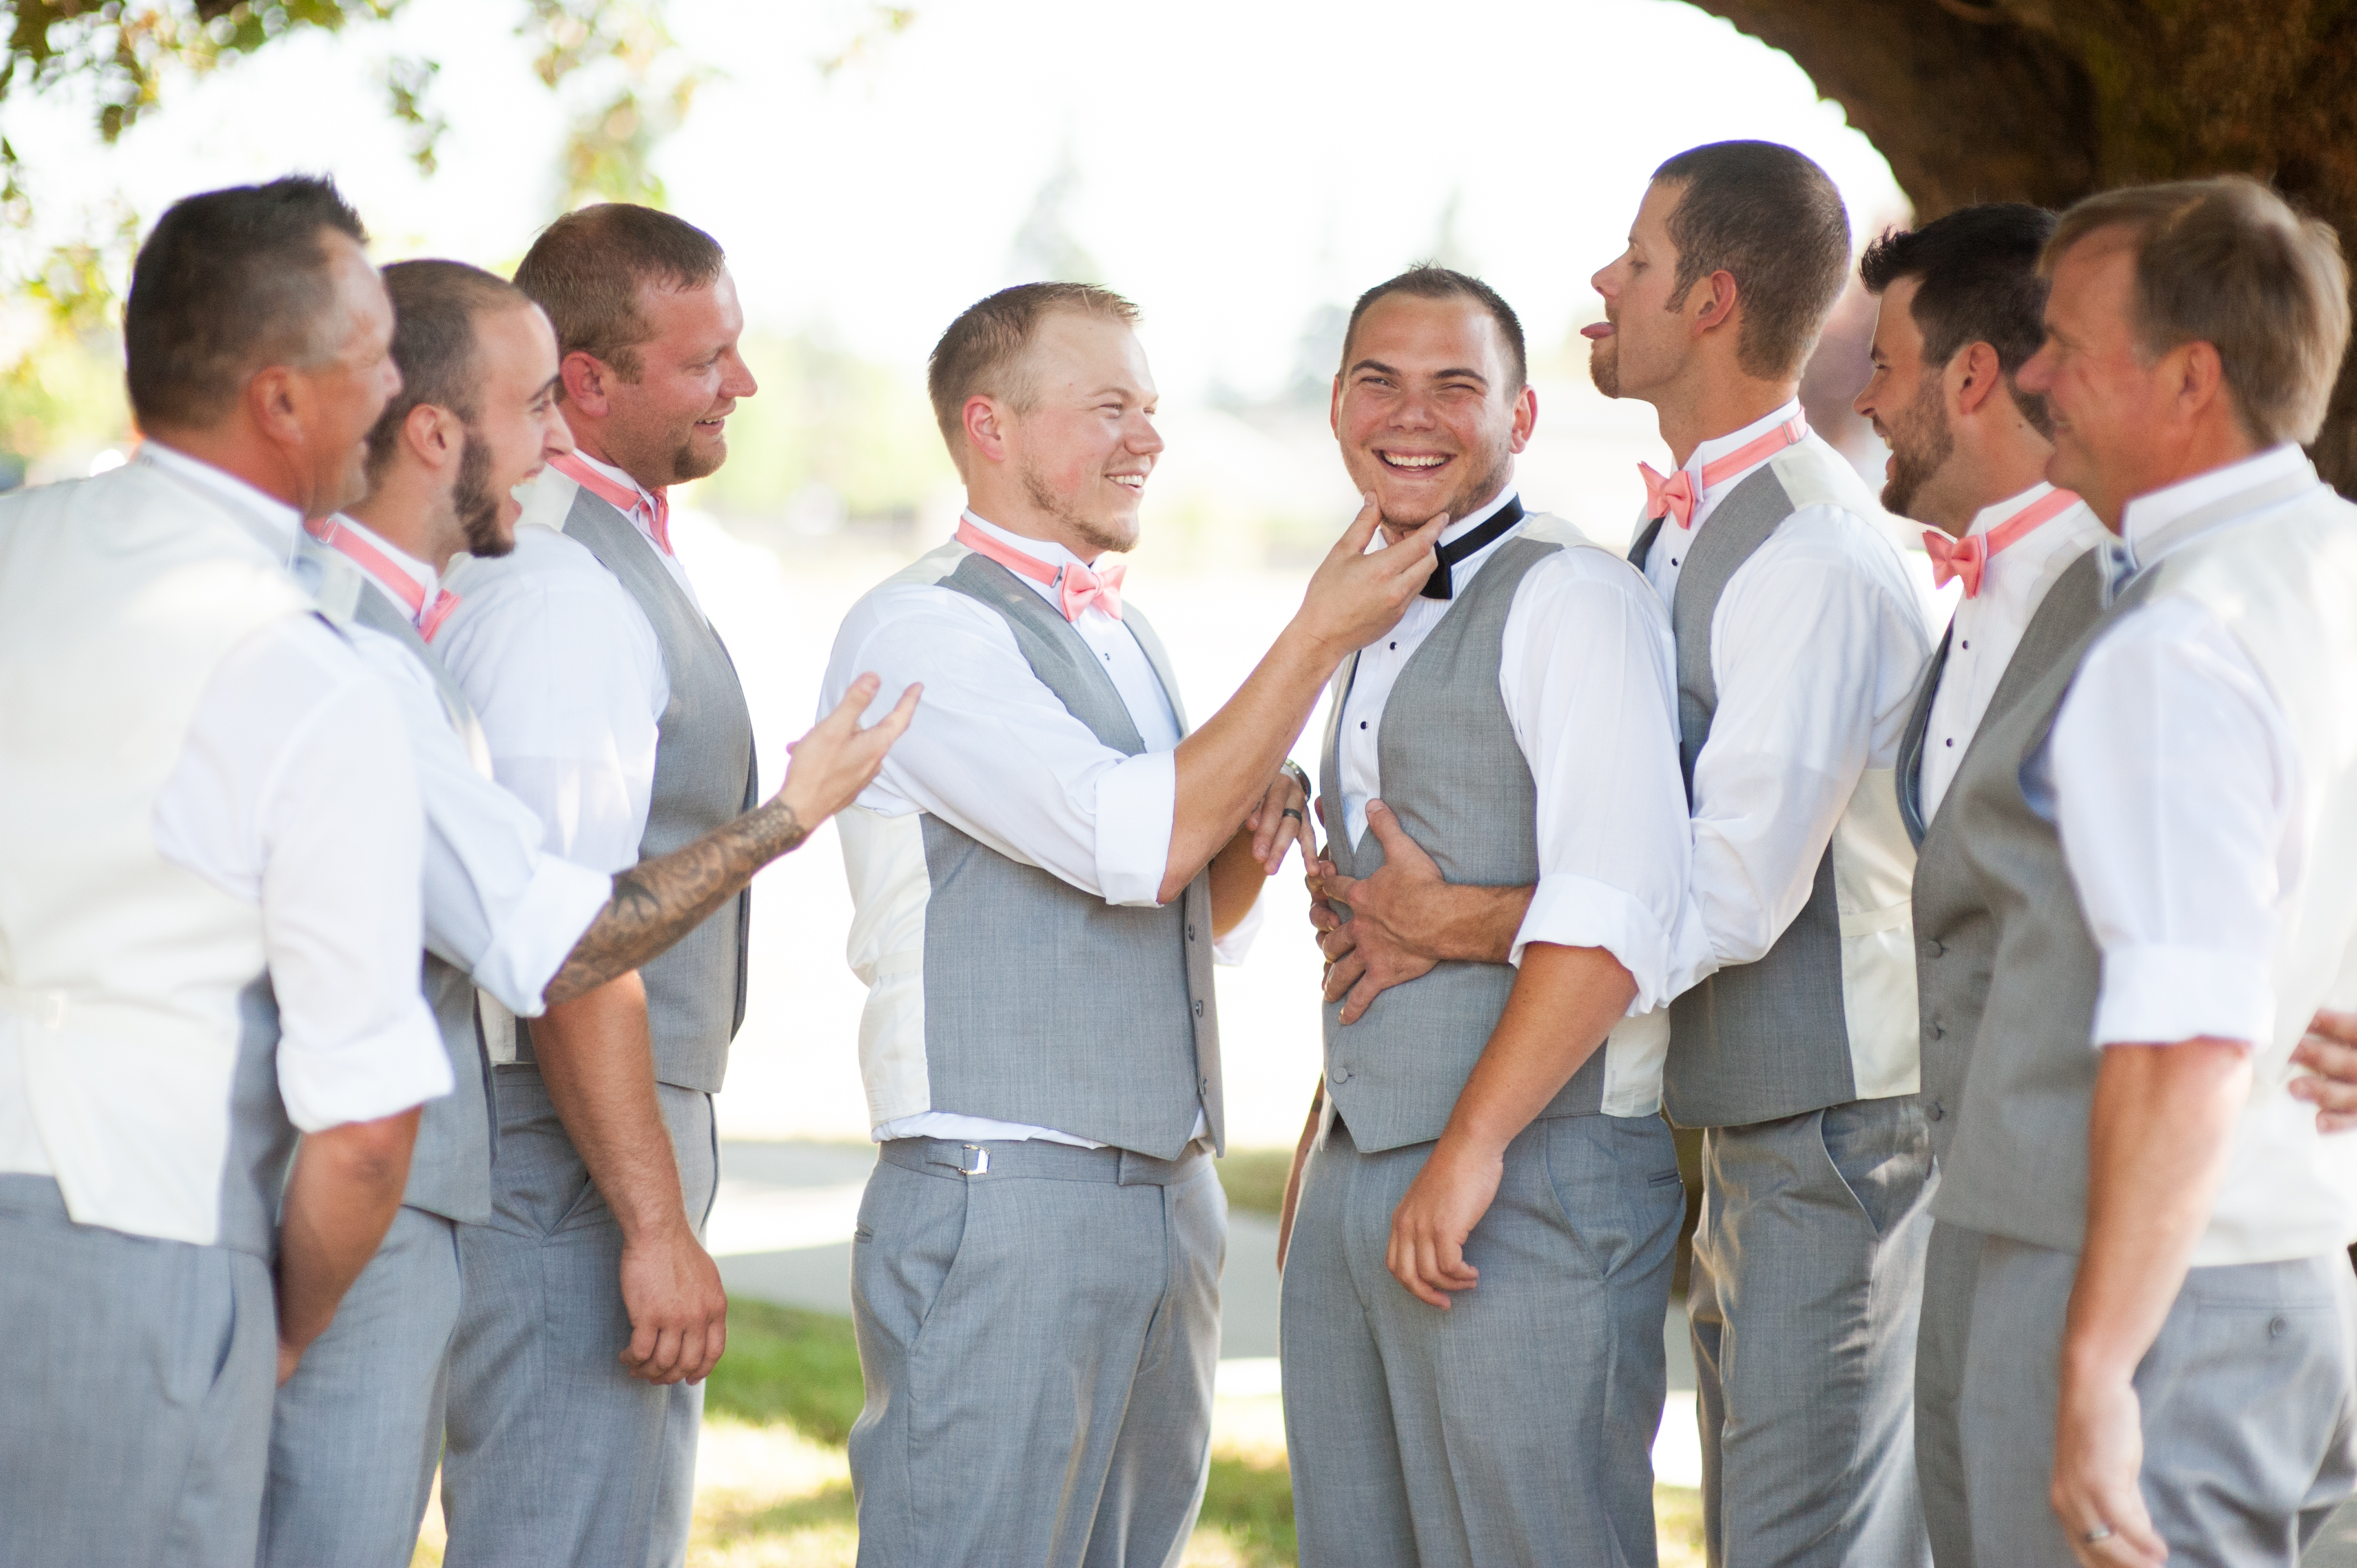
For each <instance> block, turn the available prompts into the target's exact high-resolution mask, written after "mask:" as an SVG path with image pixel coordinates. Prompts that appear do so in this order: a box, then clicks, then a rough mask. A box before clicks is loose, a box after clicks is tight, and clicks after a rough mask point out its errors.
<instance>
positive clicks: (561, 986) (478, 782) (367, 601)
mask: <svg viewBox="0 0 2357 1568" xmlns="http://www.w3.org/2000/svg"><path fill="white" fill-rule="evenodd" d="M383 278H384V284H385V288H386V292H387V294H388V295H390V296H391V299H392V302H393V361H394V363H395V365H396V366H397V367H398V368H399V370H400V371H401V377H402V390H401V392H400V393H399V395H397V396H396V397H394V398H393V402H392V403H390V404H388V405H387V406H386V408H385V411H384V413H383V414H382V415H381V416H380V417H379V419H378V421H377V424H376V427H375V429H374V430H373V431H371V433H370V437H369V458H368V478H369V494H368V496H367V498H366V499H364V500H362V501H361V502H360V503H358V504H356V505H354V506H353V507H351V508H350V510H349V511H347V512H342V513H339V514H337V515H336V516H334V517H332V518H328V519H322V520H317V521H313V522H312V523H311V524H310V525H309V532H310V537H308V538H307V539H306V540H305V541H304V549H305V555H304V557H303V559H302V560H301V561H300V562H299V563H298V567H299V569H300V570H301V571H302V572H303V573H304V575H307V576H308V577H310V578H311V579H312V580H314V581H315V582H317V584H318V585H319V587H320V589H321V596H322V597H323V599H334V600H337V601H339V602H340V603H344V604H348V605H349V607H350V608H349V615H350V620H351V622H352V623H353V627H352V630H351V636H352V638H353V641H354V644H355V646H356V647H357V648H358V649H359V650H360V651H361V654H362V656H363V657H364V658H367V659H368V660H370V661H371V663H372V664H375V665H376V666H377V667H378V668H379V670H380V671H381V672H382V674H383V675H384V676H385V678H386V682H387V683H388V684H389V685H390V686H391V687H392V688H393V690H394V692H395V693H397V695H398V696H399V698H400V699H401V702H402V708H403V717H404V720H405V721H406V722H407V727H408V733H409V737H410V741H411V747H412V751H413V753H414V757H415V761H416V768H417V774H418V783H419V788H420V790H421V792H422V794H423V795H424V799H425V821H426V825H427V832H426V839H425V939H426V950H425V958H424V975H425V994H426V998H427V1002H428V1004H429V1005H431V1006H432V1007H433V1009H434V1013H435V1016H436V1021H437V1022H438V1023H439V1024H440V1026H441V1031H442V1038H443V1043H444V1045H445V1047H447V1049H448V1051H449V1053H450V1067H451V1072H452V1075H453V1077H454V1078H455V1079H456V1080H457V1090H455V1091H454V1092H453V1093H451V1094H450V1095H448V1096H447V1097H446V1098H444V1099H441V1100H437V1101H433V1102H431V1103H430V1104H429V1105H428V1106H427V1107H426V1109H425V1113H424V1115H423V1117H422V1119H421V1121H420V1122H419V1128H418V1138H417V1148H416V1152H415V1154H414V1155H413V1156H412V1158H411V1161H410V1170H409V1185H408V1187H407V1189H406V1190H405V1191H404V1194H403V1204H404V1207H403V1208H402V1209H401V1211H400V1212H399V1214H398V1215H396V1216H395V1218H394V1219H393V1228H392V1230H390V1231H389V1232H388V1233H387V1235H386V1237H385V1240H384V1241H383V1243H382V1245H381V1246H380V1247H379V1248H378V1249H377V1252H376V1255H375V1256H374V1257H373V1258H372V1259H371V1260H370V1262H369V1265H368V1267H367V1268H366V1269H365V1270H363V1271H362V1272H361V1277H360V1278H359V1279H358V1280H357V1281H355V1282H354V1283H353V1285H352V1288H351V1289H350V1291H348V1292H347V1293H346V1294H345V1296H344V1300H343V1305H341V1307H340V1308H339V1310H338V1312H337V1316H336V1320H335V1322H334V1323H333V1324H332V1325H331V1326H329V1328H328V1332H327V1333H326V1334H324V1335H322V1336H321V1337H320V1338H319V1340H318V1341H317V1343H316V1344H314V1345H313V1346H312V1348H311V1349H310V1351H309V1353H308V1354H307V1355H306V1356H305V1358H304V1360H303V1365H302V1367H301V1368H300V1369H298V1370H297V1371H296V1375H295V1377H294V1378H293V1380H290V1381H289V1382H288V1383H287V1384H286V1386H285V1388H283V1389H282V1390H280V1391H279V1394H278V1400H277V1406H276V1412H275V1414H274V1419H273V1423H272V1433H271V1469H270V1483H269V1487H268V1489H267V1490H266V1492H265V1493H264V1505H263V1550H262V1558H261V1561H262V1562H264V1563H285V1564H288V1565H289V1568H301V1565H305V1564H310V1563H339V1564H348V1565H354V1568H358V1565H362V1564H367V1563H382V1564H385V1565H386V1568H402V1565H404V1564H406V1563H408V1561H409V1559H410V1555H411V1552H412V1549H413V1548H414V1545H415V1543H416V1539H417V1527H418V1521H419V1520H420V1518H421V1516H422V1515H423V1513H424V1511H425V1502H426V1497H427V1494H428V1492H429V1490H430V1488H431V1487H432V1483H433V1477H434V1469H435V1466H436V1465H437V1464H439V1463H440V1461H441V1456H442V1426H443V1407H444V1402H445V1400H446V1398H447V1383H448V1352H449V1346H450V1338H451V1334H452V1331H453V1329H454V1328H455V1326H456V1325H457V1316H458V1303H459V1293H460V1278H459V1263H458V1230H459V1227H460V1225H462V1224H468V1225H481V1224H485V1223H487V1222H489V1220H490V1218H491V1167H492V1122H491V1112H490V1093H489V1081H488V1080H489V1079H490V1062H489V1060H488V1059H487V1058H486V1056H485V1054H484V1051H483V1048H482V1045H481V1033H480V1030H479V1027H478V1026H477V1022H476V1008H475V988H476V986H477V985H480V986H481V987H482V988H483V990H484V991H485V992H487V993H490V995H492V996H494V997H496V998H497V999H498V1000H499V1001H500V1003H502V1004H505V1005H507V1006H508V1007H510V1008H511V1009H512V1010H513V1011H514V1012H516V1013H517V1014H520V1015H526V1016H538V1015H540V1014H541V1013H542V1011H543V1007H544V998H546V999H547V1000H553V1001H554V1002H556V1003H559V1004H562V1003H563V1002H565V1001H567V1000H569V999H571V998H572V997H575V996H577V995H580V994H582V993H585V992H587V991H589V990H591V989H593V988H594V987H595V986H597V984H599V983H603V982H604V981H606V980H608V979H610V978H611V977H612V976H614V975H616V974H619V973H620V972H624V971H627V970H630V969H632V968H635V967H637V966H638V965H639V964H640V963H642V962H644V961H648V960H650V959H651V958H653V957H654V956H655V955H656V954H657V953H659V952H661V951H662V950H663V949H665V948H666V947H668V946H669V945H670V944H671V943H672V942H673V941H675V940H678V939H679V938H680V937H681V936H683V935H684V934H685V933H686V932H687V931H688V930H690V929H693V928H694V927H695V926H697V925H699V924H701V923H702V921H703V920H704V919H705V917H707V916H708V915H710V913H711V912H712V910H713V909H714V908H717V907H718V905H719V904H720V903H721V902H723V901H724V900H726V899H727V898H730V897H735V896H736V894H737V892H738V890H739V889H740V888H742V887H743V886H744V884H745V882H746V880H747V879H748V877H749V876H750V875H752V873H753V872H754V870H755V869H757V868H758V867H759V866H760V865H763V864H766V863H767V862H768V861H769V860H770V859H771V858H773V857H774V856H776V855H778V854H782V853H784V852H785V851H786V850H789V849H791V848H793V847H794V846H795V845H797V844H799V843H801V842H802V836H803V835H804V833H805V832H807V831H808V829H809V828H811V827H813V826H815V825H816V824H817V823H818V822H820V821H821V820H823V818H824V817H825V816H826V815H827V814H829V813H830V812H831V811H834V810H835V809H836V808H837V807H839V806H840V805H842V804H843V803H844V802H845V800H848V799H849V794H850V791H852V790H855V789H857V788H858V787H859V786H860V785H863V784H865V783H866V780H867V779H868V778H869V777H871V776H872V775H873V772H874V756H880V753H881V748H882V746H883V745H884V744H888V741H889V739H890V737H891V736H893V735H895V734H897V733H898V732H899V728H900V723H899V719H898V718H897V717H896V718H894V719H891V720H888V722H887V723H886V724H885V725H880V726H878V728H877V730H876V731H874V732H872V733H871V734H869V735H867V736H860V737H859V739H858V740H857V741H854V740H853V736H854V734H855V733H856V732H855V731H854V729H853V723H854V715H853V714H851V713H849V712H847V711H846V712H844V713H841V714H837V715H836V716H835V717H834V720H833V721H832V722H830V723H828V724H825V725H821V726H820V727H819V728H818V729H817V730H816V731H814V732H813V734H812V735H811V736H809V737H808V738H806V739H805V740H804V742H803V743H802V746H800V747H798V748H797V750H796V752H795V756H794V762H793V767H792V768H791V773H790V776H789V778H788V780H787V786H786V789H784V790H783V791H781V792H780V796H779V797H778V798H777V799H776V800H771V801H770V803H769V804H768V805H766V806H763V807H761V808H759V809H758V810H757V811H753V812H751V813H748V815H746V816H744V817H740V818H738V819H737V821H735V822H731V823H729V824H728V825H727V826H726V827H723V828H718V829H716V830H714V832H711V833H709V834H706V835H705V837H704V838H702V839H700V840H698V841H696V842H695V843H693V844H690V845H688V846H687V847H686V848H684V849H681V850H677V851H674V852H673V854H670V855H667V856H664V857H662V859H659V860H649V861H644V862H641V863H640V865H637V866H634V867H632V868H630V869H629V870H627V871H625V872H623V873H622V874H621V875H620V876H619V877H612V876H607V875H602V874H600V873H597V872H593V871H591V870H588V869H587V868H586V867H583V866H579V865H575V864H573V863H572V862H570V861H567V860H565V859H562V858H560V857H558V856H556V855H553V854H549V853H547V852H546V851H544V850H543V849H542V848H541V839H542V829H541V824H540V822H539V820H538V819H537V818H535V817H534V816H533V814H532V812H531V811H529V810H527V809H526V808H525V807H524V806H523V804H522V802H521V801H519V800H516V799H515V798H514V797H513V796H511V795H510V794H508V793H507V792H506V791H505V790H503V789H500V787H499V786H498V785H497V784H496V783H494V782H492V780H491V772H490V756H489V752H488V749H487V748H486V746H485V745H484V742H483V738H482V732H481V729H480V727H479V725H477V724H476V722H475V718H474V714H473V712H472V710H471V709H470V708H469V707H468V703H467V700H466V697H465V695H464V693H461V692H460V691H459V690H458V687H457V682H454V681H453V680H451V678H450V676H449V674H448V672H447V671H445V670H444V669H443V667H442V663H441V660H439V659H438V658H437V657H436V654H435V652H434V650H433V649H432V647H431V646H430V645H429V639H430V638H431V637H432V635H433V634H434V633H435V632H436V631H437V630H438V629H439V628H440V623H441V621H442V620H443V619H445V618H447V615H448V613H449V611H450V609H451V608H452V607H453V606H454V605H455V603H456V596H454V595H452V594H450V593H449V592H447V590H442V589H440V588H439V587H438V582H439V577H440V574H441V573H442V571H443V570H444V569H445V568H446V567H447V565H448V564H449V561H450V558H451V557H452V556H453V555H454V554H456V553H457V552H459V551H460V550H462V549H463V550H468V551H471V552H472V553H474V554H476V555H477V556H479V557H484V558H490V557H495V556H499V555H503V554H505V553H508V551H510V550H511V549H512V548H513V546H514V542H515V535H514V528H515V523H516V519H517V514H518V513H519V511H520V510H522V509H521V507H520V505H519V503H517V502H516V501H515V500H514V499H512V498H511V496H510V494H509V492H510V491H511V489H514V488H515V487H516V486H517V485H519V484H522V483H524V482H526V481H528V480H530V479H532V478H533V477H534V476H536V475H537V474H538V473H539V472H540V471H541V467H542V465H543V464H544V461H545V460H546V459H548V458H549V457H552V456H563V455H564V454H565V453H566V452H569V451H570V450H571V449H572V441H571V438H570V436H569V435H567V433H566V430H565V421H564V417H563V415H562V414H561V413H558V411H557V407H556V385H557V378H556V362H557V361H556V338H555V334H554V332H553V331H551V329H550V328H549V325H548V318H547V317H546V316H545V315H544V313H543V312H542V311H541V309H540V307H539V306H535V305H533V303H532V301H531V300H530V299H528V298H526V297H525V296H524V295H523V294H522V292H521V291H519V290H518V289H516V288H515V287H514V286H513V285H510V284H508V283H505V282H503V281H501V280H500V279H499V278H496V277H493V276H492V275H491V274H489V273H486V272H481V271H479V270H478V269H476V268H473V267H469V266H465V265H462V264H460V263H457V262H432V261H427V262H402V263H395V264H394V265H393V266H390V267H387V268H386V269H385V270H384V273H383ZM861 705H862V706H865V705H866V703H865V693H863V695H862V702H861ZM871 754H873V755H871ZM814 780H815V781H816V785H815V788H814V787H813V781H814ZM392 1455H408V1456H409V1460H410V1462H409V1463H408V1464H406V1465H404V1464H401V1463H398V1462H390V1463H389V1462H388V1460H389V1457H390V1456H392Z"/></svg>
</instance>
